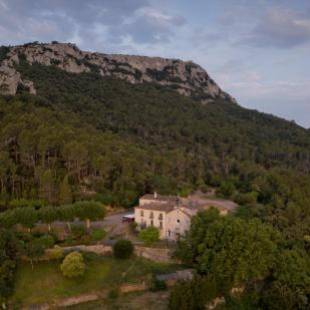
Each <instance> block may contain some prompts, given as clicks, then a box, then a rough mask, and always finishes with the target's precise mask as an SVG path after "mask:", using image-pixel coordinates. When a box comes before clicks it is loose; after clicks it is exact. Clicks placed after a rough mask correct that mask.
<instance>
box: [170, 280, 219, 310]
mask: <svg viewBox="0 0 310 310" xmlns="http://www.w3.org/2000/svg"><path fill="white" fill-rule="evenodd" d="M217 293H218V289H217V287H216V284H215V282H214V281H212V280H210V279H208V278H205V277H199V276H197V277H195V278H194V279H193V280H188V281H181V282H179V283H177V285H175V286H174V287H173V288H172V291H171V293H170V296H169V304H168V308H169V309H170V310H203V309H206V303H207V302H208V301H211V300H213V299H214V298H215V297H216V296H217Z"/></svg>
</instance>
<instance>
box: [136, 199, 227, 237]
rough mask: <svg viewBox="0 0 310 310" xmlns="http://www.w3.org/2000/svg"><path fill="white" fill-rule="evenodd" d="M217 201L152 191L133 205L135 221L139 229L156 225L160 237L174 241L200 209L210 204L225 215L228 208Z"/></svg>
mask: <svg viewBox="0 0 310 310" xmlns="http://www.w3.org/2000/svg"><path fill="white" fill-rule="evenodd" d="M216 204H218V202H217V201H215V200H214V201H208V202H206V201H199V203H198V202H197V201H196V200H193V199H190V198H186V199H184V198H179V197H176V196H162V195H158V194H157V193H154V194H153V195H151V194H148V195H144V196H143V197H141V198H140V200H139V206H137V207H135V222H136V223H137V224H138V228H139V229H144V228H146V227H156V228H158V230H159V233H160V238H161V239H167V240H171V241H176V240H178V238H179V237H180V236H183V235H184V234H185V233H186V231H188V230H189V228H190V224H191V218H192V217H193V216H194V215H195V214H196V213H197V212H198V211H200V210H204V209H207V208H209V207H211V205H212V206H213V205H214V207H216V208H218V209H219V211H220V214H222V215H226V214H227V213H228V210H227V209H225V208H223V207H222V206H220V205H218V206H217V205H216Z"/></svg>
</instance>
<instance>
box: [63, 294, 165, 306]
mask: <svg viewBox="0 0 310 310" xmlns="http://www.w3.org/2000/svg"><path fill="white" fill-rule="evenodd" d="M168 298H169V291H163V292H137V293H130V294H124V295H121V296H119V297H118V298H116V299H108V300H97V301H94V302H88V303H84V304H80V305H76V306H71V307H67V309H70V310H100V309H103V310H129V309H130V310H140V309H147V310H166V309H167V306H168Z"/></svg>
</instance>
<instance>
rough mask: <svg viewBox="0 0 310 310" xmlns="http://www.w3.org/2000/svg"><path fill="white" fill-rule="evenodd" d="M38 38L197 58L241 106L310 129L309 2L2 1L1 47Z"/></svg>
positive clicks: (110, 49)
mask: <svg viewBox="0 0 310 310" xmlns="http://www.w3.org/2000/svg"><path fill="white" fill-rule="evenodd" d="M35 40H38V41H41V42H48V41H51V40H58V41H65V42H69V41H70V42H74V43H76V44H77V45H78V46H79V47H80V48H82V49H85V50H92V51H100V52H107V53H109V52H113V53H127V54H139V55H150V56H155V55H156V56H162V57H173V58H180V59H184V60H193V61H195V62H197V63H198V64H200V65H202V66H203V67H204V68H205V69H206V70H207V71H208V72H209V74H210V75H211V76H212V77H213V78H214V80H215V81H216V82H217V83H218V84H219V85H220V86H221V87H222V88H223V89H224V90H225V91H227V92H229V93H230V94H231V95H232V96H234V97H235V98H237V100H238V102H239V104H240V105H242V106H245V107H249V108H255V109H258V110H260V111H265V112H268V113H273V114H275V115H278V116H281V117H285V118H286V119H289V120H295V121H296V122H297V123H299V124H301V125H303V126H305V127H308V128H309V127H310V69H309V68H310V60H309V55H310V1H309V0H191V1H190V0H187V1H186V0H170V1H169V0H165V1H164V0H156V1H155V0H88V1H85V0H53V1H50V0H0V45H1V44H5V45H7V44H20V43H25V42H29V41H35Z"/></svg>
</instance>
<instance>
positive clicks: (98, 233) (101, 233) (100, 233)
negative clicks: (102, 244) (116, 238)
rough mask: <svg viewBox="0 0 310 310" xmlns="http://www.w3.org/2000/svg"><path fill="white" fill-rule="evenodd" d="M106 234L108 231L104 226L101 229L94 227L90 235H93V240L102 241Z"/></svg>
mask: <svg viewBox="0 0 310 310" xmlns="http://www.w3.org/2000/svg"><path fill="white" fill-rule="evenodd" d="M106 234H107V233H106V231H105V230H104V229H103V228H101V229H99V228H98V229H94V230H93V231H92V232H91V234H90V236H91V239H92V241H100V240H102V239H103V238H104V237H105V236H106Z"/></svg>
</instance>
